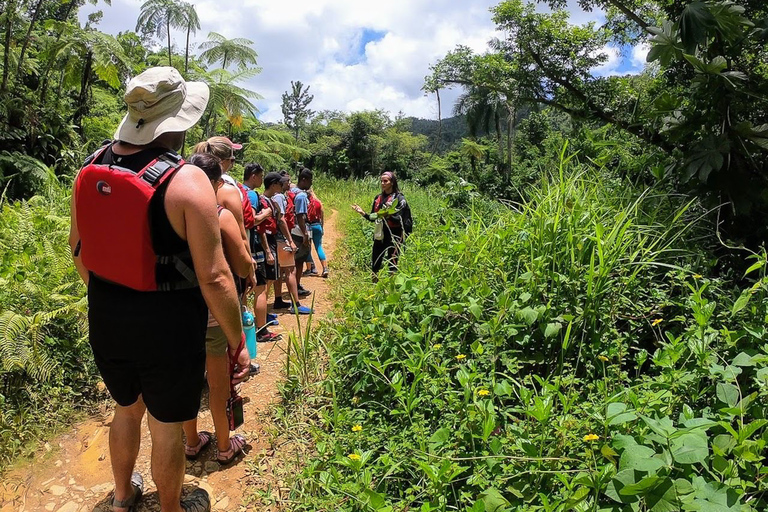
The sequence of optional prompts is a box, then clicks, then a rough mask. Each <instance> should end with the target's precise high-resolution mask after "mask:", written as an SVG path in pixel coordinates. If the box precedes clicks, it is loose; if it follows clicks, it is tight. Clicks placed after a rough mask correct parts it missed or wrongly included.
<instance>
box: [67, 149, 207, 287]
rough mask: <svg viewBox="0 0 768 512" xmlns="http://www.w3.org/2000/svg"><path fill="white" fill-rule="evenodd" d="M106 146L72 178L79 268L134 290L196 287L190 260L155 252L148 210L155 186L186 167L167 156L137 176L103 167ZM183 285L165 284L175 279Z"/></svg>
mask: <svg viewBox="0 0 768 512" xmlns="http://www.w3.org/2000/svg"><path fill="white" fill-rule="evenodd" d="M108 147H109V146H105V147H103V148H102V149H100V150H99V151H97V152H96V153H94V154H93V155H92V156H91V157H89V158H88V160H86V162H85V166H84V167H83V168H82V169H81V171H80V173H79V174H78V175H77V178H76V179H75V191H74V193H75V207H76V208H77V230H78V232H79V234H80V241H79V242H78V245H77V247H76V248H75V255H79V256H80V257H81V259H82V262H83V265H85V267H86V268H87V269H88V270H89V271H90V272H93V273H94V274H95V275H96V276H98V277H99V278H102V279H105V280H108V281H111V282H113V283H116V284H119V285H122V286H125V287H128V288H132V289H134V290H138V291H146V292H149V291H170V290H178V289H183V288H191V287H195V286H197V279H196V277H195V274H194V271H193V270H192V269H191V268H190V266H191V257H190V258H188V257H187V256H189V255H188V251H187V253H185V254H184V255H172V256H161V255H158V254H156V253H155V250H154V247H153V244H152V234H151V231H150V218H149V209H150V208H149V207H150V202H151V200H152V197H153V196H154V195H155V192H156V191H157V189H158V187H159V186H160V185H162V184H163V183H165V182H166V181H168V180H169V179H170V178H171V176H173V175H174V174H175V173H176V171H178V170H179V169H180V168H181V167H182V166H184V163H185V162H184V160H183V159H182V158H181V157H180V156H179V155H177V154H176V153H174V152H170V151H169V152H167V153H163V154H162V155H160V156H159V157H158V158H156V159H154V160H153V161H151V162H150V163H149V164H148V165H147V166H146V167H144V168H143V169H141V170H140V171H138V172H136V171H134V170H131V169H126V168H124V167H120V166H117V165H107V164H102V163H101V158H102V157H103V155H104V153H105V151H106V150H107V148H108ZM163 267H169V269H175V271H178V275H181V276H183V279H184V281H182V280H174V281H163V280H162V278H161V277H160V276H166V278H168V277H167V276H169V275H171V274H176V272H175V271H173V272H169V271H168V269H166V268H163Z"/></svg>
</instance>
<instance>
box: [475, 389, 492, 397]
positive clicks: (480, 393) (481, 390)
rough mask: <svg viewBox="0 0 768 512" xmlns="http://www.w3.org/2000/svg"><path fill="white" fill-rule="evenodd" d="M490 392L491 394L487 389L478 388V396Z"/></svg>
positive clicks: (486, 394)
mask: <svg viewBox="0 0 768 512" xmlns="http://www.w3.org/2000/svg"><path fill="white" fill-rule="evenodd" d="M490 394H491V392H490V391H488V390H487V389H478V390H477V396H488V395H490Z"/></svg>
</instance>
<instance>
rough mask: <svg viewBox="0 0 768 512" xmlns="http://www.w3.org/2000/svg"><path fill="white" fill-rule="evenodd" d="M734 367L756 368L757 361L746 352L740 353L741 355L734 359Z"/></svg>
mask: <svg viewBox="0 0 768 512" xmlns="http://www.w3.org/2000/svg"><path fill="white" fill-rule="evenodd" d="M731 364H732V365H733V366H741V367H744V366H755V364H756V363H755V359H754V358H753V357H752V356H750V355H749V354H747V353H746V352H739V354H738V355H737V356H736V357H734V358H733V363H731Z"/></svg>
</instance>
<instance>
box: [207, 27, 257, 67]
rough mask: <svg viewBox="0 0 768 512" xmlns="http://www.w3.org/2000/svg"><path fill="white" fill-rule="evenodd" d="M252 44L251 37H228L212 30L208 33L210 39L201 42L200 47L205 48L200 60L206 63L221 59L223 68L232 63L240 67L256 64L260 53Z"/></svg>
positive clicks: (213, 62)
mask: <svg viewBox="0 0 768 512" xmlns="http://www.w3.org/2000/svg"><path fill="white" fill-rule="evenodd" d="M252 44H253V41H251V40H250V39H244V38H242V37H236V38H235V39H227V38H226V37H224V36H223V35H221V34H217V33H216V32H211V33H210V34H208V41H206V42H204V43H201V44H200V49H201V50H205V51H204V52H203V53H202V54H201V55H200V60H201V61H203V62H205V63H206V64H215V63H216V62H219V61H221V69H227V66H228V65H230V64H237V66H238V67H239V68H245V67H248V66H249V65H250V66H255V65H256V57H258V56H259V55H258V54H257V53H256V50H254V49H253V48H251V45H252Z"/></svg>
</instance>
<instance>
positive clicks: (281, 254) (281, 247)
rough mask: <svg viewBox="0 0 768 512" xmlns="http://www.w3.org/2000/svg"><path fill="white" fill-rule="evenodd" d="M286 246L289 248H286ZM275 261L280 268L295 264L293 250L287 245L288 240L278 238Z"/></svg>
mask: <svg viewBox="0 0 768 512" xmlns="http://www.w3.org/2000/svg"><path fill="white" fill-rule="evenodd" d="M286 248H287V249H289V250H286ZM277 262H278V263H279V264H280V267H281V268H284V267H294V266H296V262H295V261H294V260H293V251H291V250H290V245H288V242H281V241H279V240H278V242H277Z"/></svg>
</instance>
